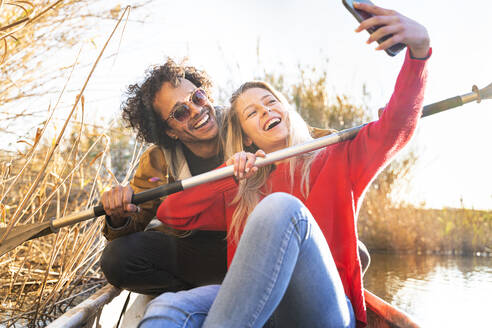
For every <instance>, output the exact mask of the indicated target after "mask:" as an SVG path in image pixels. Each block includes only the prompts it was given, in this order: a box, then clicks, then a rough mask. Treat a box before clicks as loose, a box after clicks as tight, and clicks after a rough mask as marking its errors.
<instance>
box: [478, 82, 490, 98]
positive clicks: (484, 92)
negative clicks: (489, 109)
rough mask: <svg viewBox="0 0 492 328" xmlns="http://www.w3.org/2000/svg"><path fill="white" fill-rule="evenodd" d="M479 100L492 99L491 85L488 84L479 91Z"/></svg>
mask: <svg viewBox="0 0 492 328" xmlns="http://www.w3.org/2000/svg"><path fill="white" fill-rule="evenodd" d="M479 95H480V98H481V99H491V98H492V83H490V84H489V85H488V86H486V87H485V88H482V89H480V93H479Z"/></svg>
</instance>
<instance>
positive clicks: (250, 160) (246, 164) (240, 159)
mask: <svg viewBox="0 0 492 328" xmlns="http://www.w3.org/2000/svg"><path fill="white" fill-rule="evenodd" d="M265 156H266V154H265V152H264V151H263V150H261V149H260V150H258V151H256V153H254V154H252V153H247V152H239V153H236V154H234V155H233V156H232V157H231V158H230V159H228V160H227V161H226V165H234V176H235V177H236V178H237V179H239V180H242V179H248V178H250V177H252V176H253V175H254V174H255V173H256V172H257V171H258V167H256V166H255V164H256V158H257V157H265Z"/></svg>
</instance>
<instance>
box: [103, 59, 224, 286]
mask: <svg viewBox="0 0 492 328" xmlns="http://www.w3.org/2000/svg"><path fill="white" fill-rule="evenodd" d="M211 85H212V83H211V81H210V80H209V78H208V77H207V75H206V74H205V72H203V71H200V70H197V69H195V68H194V67H189V66H183V65H179V64H176V63H175V62H174V61H172V60H171V59H168V60H167V62H166V63H165V64H164V65H161V66H156V67H153V68H151V69H150V70H148V71H147V74H146V77H145V79H144V81H143V82H142V83H140V84H133V85H130V86H129V87H128V90H127V93H126V96H127V99H126V101H125V102H124V103H123V104H122V111H123V119H124V120H125V121H126V122H127V123H128V124H129V125H130V126H131V127H132V128H133V129H134V130H135V131H136V132H137V137H138V138H139V139H140V140H143V141H145V142H148V143H150V144H153V145H152V146H150V147H149V148H148V149H147V151H146V152H145V153H144V154H143V155H142V157H141V159H140V162H139V166H138V168H137V170H136V173H135V176H134V177H133V179H132V181H131V182H130V185H127V186H115V187H113V188H112V189H111V190H109V191H107V192H105V193H104V194H103V195H102V199H101V201H102V204H103V206H104V210H105V211H106V213H107V216H106V222H105V226H104V229H103V233H104V235H105V236H106V238H107V239H108V240H109V241H110V242H109V243H108V245H107V246H106V248H105V249H104V251H103V254H102V257H101V268H102V271H103V272H104V274H105V276H106V278H107V280H108V281H109V282H110V283H111V284H113V285H115V286H117V287H120V288H124V289H128V290H130V291H134V292H138V293H141V294H151V295H152V294H160V293H162V292H165V291H177V290H183V289H189V288H192V287H196V286H200V285H205V284H212V283H220V282H221V281H222V279H223V278H224V275H225V272H226V242H225V236H226V234H225V232H221V231H193V232H185V233H183V232H182V231H175V230H172V229H171V228H167V227H163V226H162V225H159V224H158V225H157V226H155V225H153V222H151V221H152V219H153V218H154V216H155V213H156V210H157V207H158V205H159V204H160V203H161V201H162V199H157V200H154V201H150V202H147V203H144V204H141V205H140V206H139V207H137V206H136V205H134V204H131V198H132V195H133V193H134V192H136V193H138V192H142V191H144V190H146V189H150V188H155V187H158V186H159V185H161V184H165V183H169V182H172V181H174V180H181V179H184V178H188V177H190V176H192V175H197V174H200V173H204V172H207V171H210V170H212V169H214V168H216V167H217V166H219V165H220V164H221V163H222V162H223V158H222V156H221V155H220V154H219V151H218V149H219V147H218V130H219V129H218V123H217V121H218V118H217V115H219V114H220V110H217V109H216V108H215V107H214V106H213V105H212V103H211V100H210V98H209V97H208V96H207V92H208V91H209V89H210V87H211ZM157 222H159V221H157ZM149 223H150V224H149ZM163 232H164V233H163Z"/></svg>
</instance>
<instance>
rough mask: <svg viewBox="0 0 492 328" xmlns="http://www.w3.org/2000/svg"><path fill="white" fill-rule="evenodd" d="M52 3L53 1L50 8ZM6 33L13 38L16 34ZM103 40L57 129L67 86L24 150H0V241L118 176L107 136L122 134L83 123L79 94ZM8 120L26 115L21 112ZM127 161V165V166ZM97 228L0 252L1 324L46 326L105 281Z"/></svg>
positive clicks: (85, 203)
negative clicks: (100, 266) (113, 165)
mask: <svg viewBox="0 0 492 328" xmlns="http://www.w3.org/2000/svg"><path fill="white" fill-rule="evenodd" d="M15 3H17V2H14V4H15ZM18 3H19V4H22V5H24V6H27V5H30V6H31V7H32V8H31V11H34V10H35V9H36V3H29V2H25V1H18ZM2 4H3V2H2ZM8 4H9V5H10V4H12V3H8ZM44 4H45V2H40V3H38V5H44ZM58 4H59V2H58V3H54V5H53V6H51V7H49V9H53V8H54V6H57V5H58ZM41 12H42V11H41ZM44 12H45V13H47V12H49V11H44ZM126 12H127V10H125V11H124V12H123V15H124V14H125V13H126ZM29 15H30V12H29V11H25V15H24V16H25V17H27V18H28V19H27V20H26V22H30V18H29V17H30V16H29ZM12 17H13V20H14V22H18V21H19V18H17V16H15V15H12ZM22 17H23V16H21V18H20V19H22ZM38 17H39V16H38ZM54 17H55V18H57V19H58V18H59V17H58V16H56V15H55V16H54ZM122 17H123V16H121V17H120V20H119V21H118V23H117V24H116V27H115V29H114V30H113V32H112V34H111V36H112V35H113V33H114V32H115V31H116V28H117V27H118V25H119V24H120V23H121V21H122ZM10 25H11V26H9V25H5V26H3V27H4V28H3V30H7V29H10V28H12V26H14V25H12V24H10ZM15 26H18V27H19V29H17V30H15V32H16V33H19V34H22V32H23V31H22V30H21V28H28V27H29V25H27V23H26V24H24V23H22V24H21V23H19V24H17V25H15ZM29 33H30V32H29ZM29 33H27V34H29ZM11 35H12V37H13V35H14V34H13V33H11ZM111 36H110V37H109V38H108V40H107V42H106V45H107V43H108V42H109V40H110V39H111ZM2 40H6V39H5V38H4V39H2ZM4 44H5V48H4V51H5V52H6V54H7V55H5V56H4V57H5V58H6V59H5V58H4V63H3V66H2V68H4V67H5V65H8V64H9V63H11V62H10V61H9V55H12V53H15V49H13V50H12V53H8V52H7V51H10V50H9V49H8V48H7V46H8V44H7V43H5V42H4ZM106 45H105V46H104V47H103V48H102V50H101V53H100V55H99V57H98V58H97V59H96V60H95V62H94V63H93V65H92V70H91V72H90V73H89V75H88V77H87V79H86V80H85V82H84V83H83V85H82V86H81V88H80V89H79V91H78V95H77V96H76V97H75V99H73V100H72V102H73V106H72V110H71V111H70V112H69V113H68V115H67V116H66V117H65V118H63V120H62V121H61V122H62V124H61V127H60V124H59V122H57V124H55V123H54V117H56V116H57V115H56V114H55V110H56V108H57V105H58V102H59V100H60V99H61V98H62V97H64V96H65V94H64V92H65V88H62V90H60V91H59V97H58V101H57V102H56V103H55V104H54V105H53V106H52V107H50V108H48V110H46V113H47V114H46V120H45V121H44V122H43V123H42V125H41V126H40V127H39V128H38V129H37V131H36V133H35V134H34V137H33V138H29V137H27V136H25V137H24V138H20V142H21V143H23V144H25V145H27V146H26V147H25V148H24V150H23V151H21V152H19V153H13V152H11V151H3V150H0V158H1V163H0V227H2V228H5V229H6V231H4V233H2V235H1V236H0V242H1V241H5V240H8V238H9V234H10V231H12V229H14V228H15V227H19V226H23V225H36V224H39V223H41V222H44V221H46V220H48V219H50V218H60V217H63V216H65V215H67V214H70V213H72V212H77V211H80V210H84V209H86V208H88V207H90V206H92V205H94V204H95V203H97V201H98V200H97V199H98V196H99V193H100V192H101V191H102V190H104V189H105V188H107V187H108V186H110V185H112V184H115V183H116V182H117V181H116V176H117V175H119V176H121V175H122V174H121V172H119V173H118V172H113V168H112V164H111V161H110V157H111V153H110V137H111V134H113V135H112V136H113V137H116V138H119V137H121V136H122V134H124V133H125V132H126V131H121V130H119V131H117V132H116V134H115V132H114V130H111V129H108V128H107V127H104V128H101V127H97V126H94V125H90V124H87V123H86V121H85V113H86V109H85V105H84V104H85V102H84V96H83V93H84V90H85V88H86V85H87V83H88V82H89V80H90V77H91V75H92V72H93V71H94V69H95V68H96V66H97V63H98V61H99V59H100V58H101V55H102V53H103V52H104V49H105V47H106ZM17 50H18V49H17ZM37 50H38V51H39V49H37ZM74 60H75V61H77V59H75V58H74ZM27 66H29V65H27ZM74 67H75V65H73V66H72V69H73V68H74ZM70 76H71V73H70V74H68V75H67V76H66V78H67V82H66V84H65V85H67V84H68V80H69V79H70ZM14 98H15V97H14ZM3 100H5V98H3ZM12 119H13V120H19V119H25V115H17V116H15V117H12ZM57 119H59V117H57ZM48 131H49V132H51V133H47V132H48ZM53 132H54V133H53ZM121 139H124V138H121ZM126 153H128V152H126ZM126 153H125V154H126ZM127 157H128V156H127ZM135 160H136V157H135V156H134V161H135ZM129 164H130V166H132V163H129ZM133 164H134V163H133ZM120 182H121V181H120ZM101 225H102V222H101V220H93V221H87V222H82V223H79V224H77V225H75V226H71V227H66V228H63V229H61V231H60V232H59V233H57V234H52V235H48V236H45V237H42V238H38V239H34V240H31V241H28V242H26V243H24V244H22V245H19V246H18V247H17V248H15V249H14V250H12V251H11V252H9V253H7V254H5V255H3V256H2V257H0V264H1V267H2V270H1V272H0V325H2V326H7V327H10V326H12V327H15V326H22V327H25V326H30V327H37V326H41V327H42V326H46V324H47V323H48V322H50V321H52V320H53V319H54V318H56V317H58V316H59V315H60V313H63V312H65V311H66V309H67V308H69V307H70V306H72V304H74V302H78V301H79V299H80V298H81V297H84V298H85V297H86V296H87V295H88V293H90V292H91V291H94V290H95V289H97V288H98V287H99V286H101V285H102V284H104V283H105V279H104V278H103V277H102V275H101V273H100V271H99V265H98V260H99V256H100V252H101V250H102V249H103V246H104V239H103V238H102V237H101V234H100V230H101Z"/></svg>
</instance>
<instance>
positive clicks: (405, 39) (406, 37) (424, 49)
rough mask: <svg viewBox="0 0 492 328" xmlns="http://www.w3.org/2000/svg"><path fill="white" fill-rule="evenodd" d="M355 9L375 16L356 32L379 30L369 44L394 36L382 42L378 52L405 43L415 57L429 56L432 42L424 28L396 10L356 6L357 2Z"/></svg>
mask: <svg viewBox="0 0 492 328" xmlns="http://www.w3.org/2000/svg"><path fill="white" fill-rule="evenodd" d="M354 7H355V8H356V9H359V10H364V11H366V12H368V13H370V14H372V15H373V17H371V18H368V19H366V20H364V21H363V22H362V23H361V24H360V25H359V26H358V27H357V29H356V32H360V31H363V30H367V29H371V28H373V29H375V28H377V30H376V31H375V32H374V33H372V34H371V36H370V37H369V39H368V40H367V43H372V42H374V41H377V40H380V39H381V38H383V37H384V36H388V35H392V36H391V37H390V38H388V40H385V41H384V42H382V43H381V44H380V45H379V46H378V47H377V48H376V50H385V49H388V48H390V47H391V46H393V45H395V44H397V43H404V44H406V45H407V46H408V48H409V49H410V51H411V53H412V55H413V56H414V57H417V58H422V57H425V56H427V54H428V52H429V47H430V45H429V44H430V41H429V35H428V33H427V30H426V28H425V27H424V26H422V25H420V24H419V23H417V22H416V21H414V20H412V19H410V18H408V17H406V16H404V15H402V14H400V13H398V12H396V11H394V10H389V9H384V8H380V7H377V6H373V5H369V4H363V3H361V4H359V5H355V2H354Z"/></svg>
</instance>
